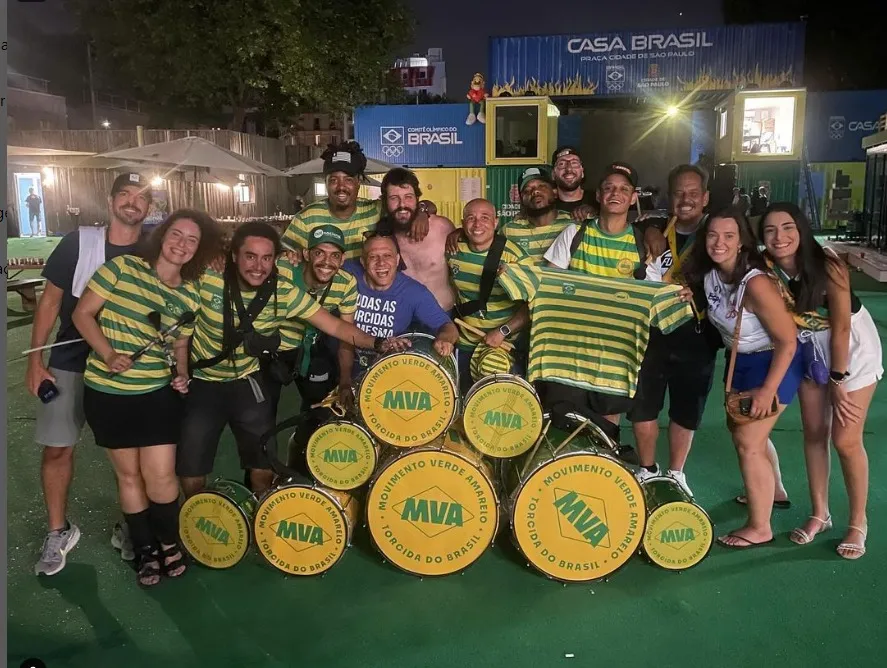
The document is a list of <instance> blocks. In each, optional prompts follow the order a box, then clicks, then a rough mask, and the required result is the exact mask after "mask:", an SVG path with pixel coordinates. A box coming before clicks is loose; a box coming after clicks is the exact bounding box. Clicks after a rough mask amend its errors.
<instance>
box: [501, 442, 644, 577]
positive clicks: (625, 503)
mask: <svg viewBox="0 0 887 668" xmlns="http://www.w3.org/2000/svg"><path fill="white" fill-rule="evenodd" d="M645 516H646V506H645V503H644V495H643V492H642V491H641V487H640V485H639V484H638V482H637V480H635V478H634V476H633V475H632V474H631V473H630V472H629V471H628V469H626V468H625V467H624V466H622V465H620V464H619V463H618V462H617V461H615V460H613V459H611V458H609V457H603V456H601V455H595V454H591V453H583V452H579V453H573V454H569V455H565V456H560V457H557V458H555V459H553V460H551V461H549V462H548V463H547V464H543V465H542V466H540V467H539V468H538V469H536V470H535V471H534V472H533V473H531V474H530V476H529V477H528V478H527V480H526V482H525V483H524V484H523V486H522V487H521V488H520V491H519V492H518V493H517V498H516V499H515V506H514V513H513V515H512V530H513V531H514V536H515V539H516V541H517V544H518V547H519V548H520V550H521V552H522V553H523V554H524V556H525V557H526V558H527V560H528V561H529V562H530V563H531V564H532V565H533V566H535V567H536V568H537V569H539V570H540V571H542V572H543V573H545V574H546V575H548V576H550V577H552V578H554V579H556V580H562V581H564V582H583V581H588V580H596V579H599V578H603V577H605V576H607V575H609V574H611V573H613V572H614V571H616V570H617V569H619V568H620V567H622V566H623V565H624V564H625V563H626V562H627V561H628V560H629V559H631V556H632V555H633V554H634V553H635V552H636V551H637V549H638V547H639V546H640V543H641V540H642V538H643V535H644V522H645Z"/></svg>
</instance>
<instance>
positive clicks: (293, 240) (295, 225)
mask: <svg viewBox="0 0 887 668" xmlns="http://www.w3.org/2000/svg"><path fill="white" fill-rule="evenodd" d="M280 241H281V243H282V244H283V245H284V246H286V247H287V248H289V249H290V250H298V249H300V248H305V247H307V245H308V230H307V229H306V227H305V222H304V221H303V220H302V217H301V216H299V215H295V216H293V219H292V220H291V221H290V224H289V225H287V228H286V230H285V231H284V233H283V237H282V238H281V240H280Z"/></svg>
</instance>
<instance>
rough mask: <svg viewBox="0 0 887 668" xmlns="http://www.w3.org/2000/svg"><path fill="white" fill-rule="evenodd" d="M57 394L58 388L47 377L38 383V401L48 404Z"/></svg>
mask: <svg viewBox="0 0 887 668" xmlns="http://www.w3.org/2000/svg"><path fill="white" fill-rule="evenodd" d="M58 395H59V388H57V387H56V386H55V383H53V382H52V381H51V380H49V378H47V379H45V380H44V381H43V382H42V383H40V387H38V388H37V396H38V397H39V399H40V401H42V402H43V403H44V404H48V403H49V402H50V401H52V400H53V399H55V398H56V397H57V396H58Z"/></svg>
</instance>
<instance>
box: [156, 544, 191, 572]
mask: <svg viewBox="0 0 887 668" xmlns="http://www.w3.org/2000/svg"><path fill="white" fill-rule="evenodd" d="M160 556H161V559H162V561H161V562H160V564H161V567H162V568H163V574H164V575H165V576H166V577H168V578H170V579H175V578H180V577H182V576H183V575H184V574H185V573H186V572H187V571H188V563H187V562H186V561H185V551H184V550H183V549H182V547H181V546H180V545H179V544H178V543H173V544H172V545H170V546H169V547H167V548H164V547H162V546H161V548H160ZM175 557H178V559H176V558H175ZM168 559H172V561H170V562H168V563H167V560H168ZM178 569H181V570H178ZM177 570H178V572H177V573H175V574H173V573H174V572H175V571H177Z"/></svg>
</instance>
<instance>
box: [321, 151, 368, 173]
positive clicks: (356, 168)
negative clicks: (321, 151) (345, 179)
mask: <svg viewBox="0 0 887 668" xmlns="http://www.w3.org/2000/svg"><path fill="white" fill-rule="evenodd" d="M359 162H362V161H360V160H358V159H357V156H355V155H353V154H352V153H349V152H348V151H345V150H341V151H336V152H335V153H333V154H332V155H331V156H330V157H329V158H327V159H326V160H324V161H323V174H324V176H326V175H327V174H332V173H333V172H345V173H346V174H347V175H348V176H359V175H360V173H361V172H362V171H363V166H362V165H360V164H358V163H359Z"/></svg>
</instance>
